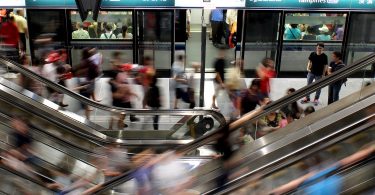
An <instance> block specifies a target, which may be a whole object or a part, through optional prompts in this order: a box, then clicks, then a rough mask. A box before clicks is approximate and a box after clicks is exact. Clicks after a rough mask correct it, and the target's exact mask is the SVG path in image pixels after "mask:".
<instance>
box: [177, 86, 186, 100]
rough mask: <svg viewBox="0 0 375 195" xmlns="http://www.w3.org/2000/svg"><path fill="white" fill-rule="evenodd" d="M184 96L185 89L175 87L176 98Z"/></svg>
mask: <svg viewBox="0 0 375 195" xmlns="http://www.w3.org/2000/svg"><path fill="white" fill-rule="evenodd" d="M184 96H185V91H184V90H183V89H181V88H176V99H181V98H183V97H184Z"/></svg>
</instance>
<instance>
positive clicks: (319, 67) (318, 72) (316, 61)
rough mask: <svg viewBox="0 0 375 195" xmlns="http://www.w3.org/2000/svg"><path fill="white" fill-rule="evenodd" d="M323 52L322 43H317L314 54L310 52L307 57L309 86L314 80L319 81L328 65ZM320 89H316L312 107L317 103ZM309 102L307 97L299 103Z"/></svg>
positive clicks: (308, 96)
mask: <svg viewBox="0 0 375 195" xmlns="http://www.w3.org/2000/svg"><path fill="white" fill-rule="evenodd" d="M323 51H324V43H318V44H317V46H316V52H312V53H311V54H310V56H309V62H308V64H307V71H308V74H307V85H310V84H311V83H312V82H313V81H314V80H315V81H317V80H319V79H321V78H322V77H323V76H324V75H325V73H326V71H327V65H328V57H327V55H326V54H325V53H323ZM320 92H321V89H318V90H317V91H316V93H315V98H314V105H315V106H317V105H318V103H319V97H320ZM309 101H310V95H307V96H306V97H305V98H304V99H303V100H302V101H301V103H303V104H304V103H307V102H309Z"/></svg>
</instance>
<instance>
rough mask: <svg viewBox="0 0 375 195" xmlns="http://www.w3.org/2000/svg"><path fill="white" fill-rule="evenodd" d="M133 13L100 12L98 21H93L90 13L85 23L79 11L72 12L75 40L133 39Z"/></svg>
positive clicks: (72, 33)
mask: <svg viewBox="0 0 375 195" xmlns="http://www.w3.org/2000/svg"><path fill="white" fill-rule="evenodd" d="M132 14H133V13H132V11H100V12H99V17H98V21H97V22H95V21H93V20H92V19H91V18H92V14H91V13H90V14H89V16H88V19H87V20H85V21H83V22H82V20H81V18H80V15H79V13H78V11H71V13H70V16H71V24H72V28H71V29H72V32H71V38H72V39H73V40H84V39H103V40H106V39H107V40H108V39H110V40H116V39H123V40H124V39H125V40H132V39H133V23H132Z"/></svg>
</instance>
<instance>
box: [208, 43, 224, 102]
mask: <svg viewBox="0 0 375 195" xmlns="http://www.w3.org/2000/svg"><path fill="white" fill-rule="evenodd" d="M226 65H227V61H226V60H225V50H224V49H220V51H219V55H218V57H217V58H216V60H215V62H214V67H215V79H214V90H215V92H214V95H213V96H212V106H211V107H212V108H214V109H219V108H218V107H217V106H216V97H217V96H218V95H219V93H220V91H221V90H223V89H225V78H224V73H225V67H226Z"/></svg>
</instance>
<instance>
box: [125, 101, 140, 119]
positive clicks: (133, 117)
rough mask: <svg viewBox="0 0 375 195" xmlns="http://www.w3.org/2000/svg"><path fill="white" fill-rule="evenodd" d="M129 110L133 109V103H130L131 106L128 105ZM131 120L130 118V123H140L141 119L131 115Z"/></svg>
mask: <svg viewBox="0 0 375 195" xmlns="http://www.w3.org/2000/svg"><path fill="white" fill-rule="evenodd" d="M128 108H133V106H132V104H131V102H129V104H128ZM129 118H130V121H131V122H137V121H139V118H137V117H135V115H134V114H131V115H129Z"/></svg>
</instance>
